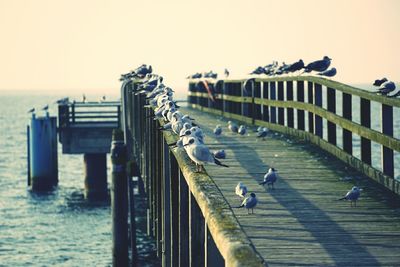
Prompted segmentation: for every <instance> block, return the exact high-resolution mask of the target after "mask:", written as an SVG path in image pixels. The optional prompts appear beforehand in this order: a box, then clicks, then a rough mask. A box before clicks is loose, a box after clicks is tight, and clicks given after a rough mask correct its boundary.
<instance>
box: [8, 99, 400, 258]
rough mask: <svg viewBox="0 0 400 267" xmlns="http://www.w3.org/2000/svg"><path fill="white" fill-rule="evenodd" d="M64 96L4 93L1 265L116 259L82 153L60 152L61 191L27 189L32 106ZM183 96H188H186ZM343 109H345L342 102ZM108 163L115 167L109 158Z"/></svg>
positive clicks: (144, 246) (144, 244)
mask: <svg viewBox="0 0 400 267" xmlns="http://www.w3.org/2000/svg"><path fill="white" fill-rule="evenodd" d="M340 97H341V96H340V94H338V98H340ZM59 98H60V96H54V95H53V96H50V95H43V94H36V95H22V94H18V95H16V94H13V93H4V92H3V93H2V92H0V152H1V153H0V266H53V265H57V266H109V265H110V264H111V217H110V207H109V203H89V202H87V201H85V200H84V198H83V175H84V174H83V156H82V155H63V154H62V153H61V151H59V153H58V156H59V186H58V189H57V190H56V191H54V192H52V193H49V194H45V195H43V194H41V195H38V194H35V193H32V192H30V191H28V190H27V185H26V174H27V171H26V161H27V158H26V125H27V123H28V122H29V114H27V110H29V109H30V108H31V107H35V108H36V109H40V108H41V107H43V106H45V105H46V104H50V114H51V115H56V104H54V102H55V101H56V100H57V99H59ZM79 98H80V97H76V99H79ZM179 98H180V99H182V98H184V95H180V97H179ZM97 99H98V96H97V97H96V96H88V100H89V101H90V100H97ZM115 99H117V97H115V98H114V100H115ZM354 99H355V100H354V101H353V103H354V105H353V110H354V112H353V117H354V118H355V120H357V118H358V117H359V111H358V103H359V101H357V99H356V98H354ZM110 100H112V99H110ZM338 102H339V101H338ZM324 105H326V104H324ZM371 108H372V110H373V113H372V114H373V117H377V116H378V117H379V116H380V107H379V106H378V105H376V106H375V105H374V104H372V107H371ZM337 110H338V114H341V111H340V110H341V108H340V107H339V106H338V107H337ZM394 112H395V116H394V117H395V137H396V138H400V111H399V109H397V108H395V111H394ZM295 114H296V113H295ZM357 114H358V115H357ZM39 115H40V113H39ZM306 118H307V117H306ZM373 121H374V120H373ZM376 121H379V120H376ZM372 128H373V129H377V130H379V128H380V125H379V123H373V125H372ZM340 136H341V130H340V129H338V141H339V139H340ZM340 144H341V141H339V142H338V145H339V146H340ZM354 144H355V146H356V147H355V148H354V154H355V155H356V156H357V155H359V151H358V150H357V146H359V139H357V138H354ZM59 149H61V146H59ZM373 165H374V166H376V167H377V168H380V146H379V145H377V144H373ZM395 166H396V171H395V176H397V177H398V179H399V175H400V155H399V153H395ZM107 167H108V170H110V163H109V162H108V166H107ZM109 179H110V171H109ZM138 238H139V242H138V243H139V253H141V254H142V257H144V258H142V260H143V263H144V262H146V261H147V259H146V257H148V259H150V258H152V259H154V256H153V255H152V254H151V251H153V250H154V248H153V247H152V244H151V243H150V242H148V241H146V240H145V237H144V235H143V234H141V233H139V234H138ZM149 251H150V252H149ZM143 255H144V256H143ZM148 261H151V260H148ZM149 264H150V265H151V263H149ZM144 265H147V264H144Z"/></svg>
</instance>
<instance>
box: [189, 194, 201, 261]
mask: <svg viewBox="0 0 400 267" xmlns="http://www.w3.org/2000/svg"><path fill="white" fill-rule="evenodd" d="M189 194H190V198H189V247H190V248H189V252H190V257H189V266H190V267H201V266H204V218H203V216H202V214H201V211H200V207H199V205H198V204H197V202H196V199H195V198H194V196H193V194H192V193H189Z"/></svg>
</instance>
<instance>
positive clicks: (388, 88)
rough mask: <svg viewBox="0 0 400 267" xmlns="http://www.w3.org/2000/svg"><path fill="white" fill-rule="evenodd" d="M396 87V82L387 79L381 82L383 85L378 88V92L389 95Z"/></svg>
mask: <svg viewBox="0 0 400 267" xmlns="http://www.w3.org/2000/svg"><path fill="white" fill-rule="evenodd" d="M394 89H396V85H395V84H394V82H391V81H386V82H384V83H382V84H381V86H380V87H379V88H378V91H376V93H377V94H381V95H387V94H389V93H390V92H393V91H394Z"/></svg>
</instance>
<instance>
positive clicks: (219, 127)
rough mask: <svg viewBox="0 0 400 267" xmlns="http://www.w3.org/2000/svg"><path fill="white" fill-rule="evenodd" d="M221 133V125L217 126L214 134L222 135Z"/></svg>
mask: <svg viewBox="0 0 400 267" xmlns="http://www.w3.org/2000/svg"><path fill="white" fill-rule="evenodd" d="M221 133H222V128H221V125H217V126H215V129H214V134H215V136H220V135H221Z"/></svg>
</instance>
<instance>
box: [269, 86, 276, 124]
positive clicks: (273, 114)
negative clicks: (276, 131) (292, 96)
mask: <svg viewBox="0 0 400 267" xmlns="http://www.w3.org/2000/svg"><path fill="white" fill-rule="evenodd" d="M269 89H270V94H269V95H270V99H271V100H276V83H275V82H269ZM270 110H271V113H270V115H271V117H270V120H271V123H276V107H273V106H272V107H271V108H270Z"/></svg>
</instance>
